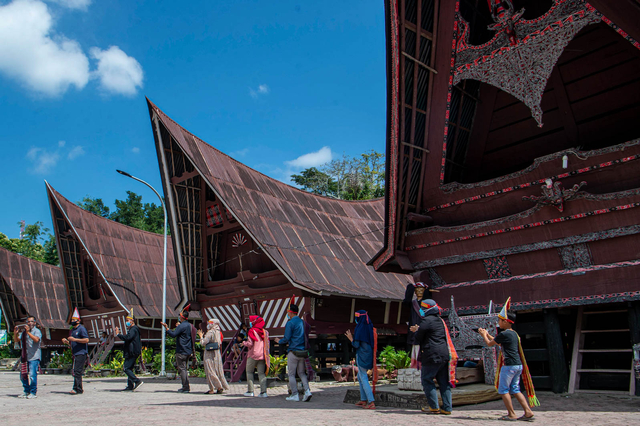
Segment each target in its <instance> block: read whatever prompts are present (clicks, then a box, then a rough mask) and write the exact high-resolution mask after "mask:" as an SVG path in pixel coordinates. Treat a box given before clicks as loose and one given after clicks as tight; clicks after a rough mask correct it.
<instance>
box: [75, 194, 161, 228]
mask: <svg viewBox="0 0 640 426" xmlns="http://www.w3.org/2000/svg"><path fill="white" fill-rule="evenodd" d="M77 204H78V206H80V207H82V208H83V209H85V210H87V211H89V212H91V213H94V214H96V215H98V216H101V217H104V218H108V219H111V220H113V221H116V222H118V223H122V224H123V225H127V226H131V227H134V228H138V229H142V230H143V231H149V232H155V233H157V234H162V233H164V211H163V210H162V206H161V205H157V204H155V203H143V202H142V196H141V195H138V194H136V193H135V192H132V191H127V198H126V199H125V200H118V199H116V200H115V202H114V204H115V205H116V208H115V210H114V211H113V212H110V209H109V207H107V206H105V204H104V202H103V201H102V198H92V197H90V196H88V195H87V196H86V197H84V198H83V199H82V201H78V203H77Z"/></svg>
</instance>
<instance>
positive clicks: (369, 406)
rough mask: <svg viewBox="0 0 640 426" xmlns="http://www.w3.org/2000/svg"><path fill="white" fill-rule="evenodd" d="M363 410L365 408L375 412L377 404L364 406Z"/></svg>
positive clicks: (372, 403)
mask: <svg viewBox="0 0 640 426" xmlns="http://www.w3.org/2000/svg"><path fill="white" fill-rule="evenodd" d="M362 408H364V409H365V410H375V409H376V404H375V402H370V403H368V404H367V405H363V406H362Z"/></svg>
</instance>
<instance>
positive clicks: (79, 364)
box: [62, 308, 89, 395]
mask: <svg viewBox="0 0 640 426" xmlns="http://www.w3.org/2000/svg"><path fill="white" fill-rule="evenodd" d="M71 327H73V328H72V330H71V333H70V334H69V337H68V338H66V339H62V343H64V344H65V345H69V346H71V353H72V354H73V389H72V390H71V391H70V392H69V393H70V394H71V395H79V394H81V393H82V392H83V389H82V374H84V366H85V364H86V362H87V355H88V353H89V345H88V343H89V333H87V329H86V328H84V325H82V324H81V320H80V313H79V312H78V308H75V310H74V311H73V315H72V316H71Z"/></svg>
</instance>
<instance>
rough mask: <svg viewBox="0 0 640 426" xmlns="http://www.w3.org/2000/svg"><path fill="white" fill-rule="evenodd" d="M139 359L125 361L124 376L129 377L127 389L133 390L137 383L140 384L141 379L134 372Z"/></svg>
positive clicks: (126, 359) (132, 358)
mask: <svg viewBox="0 0 640 426" xmlns="http://www.w3.org/2000/svg"><path fill="white" fill-rule="evenodd" d="M137 360H138V357H135V358H134V357H131V358H125V359H124V367H123V368H124V374H126V375H127V388H129V389H133V388H134V387H135V385H136V384H137V383H139V382H140V379H138V378H137V377H136V373H135V372H134V368H135V366H136V361H137Z"/></svg>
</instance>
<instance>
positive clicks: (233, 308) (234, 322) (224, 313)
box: [204, 304, 242, 331]
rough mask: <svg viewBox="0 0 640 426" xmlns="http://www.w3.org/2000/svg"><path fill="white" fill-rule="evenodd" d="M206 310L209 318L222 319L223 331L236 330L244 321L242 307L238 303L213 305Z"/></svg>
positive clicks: (221, 327) (221, 326)
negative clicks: (241, 313) (241, 314)
mask: <svg viewBox="0 0 640 426" xmlns="http://www.w3.org/2000/svg"><path fill="white" fill-rule="evenodd" d="M204 311H205V313H206V314H207V319H211V318H217V319H218V320H220V329H221V330H222V331H236V330H237V329H238V326H239V325H240V322H241V321H242V318H241V316H240V308H238V305H236V304H231V305H222V306H213V307H210V308H205V309H204Z"/></svg>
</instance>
